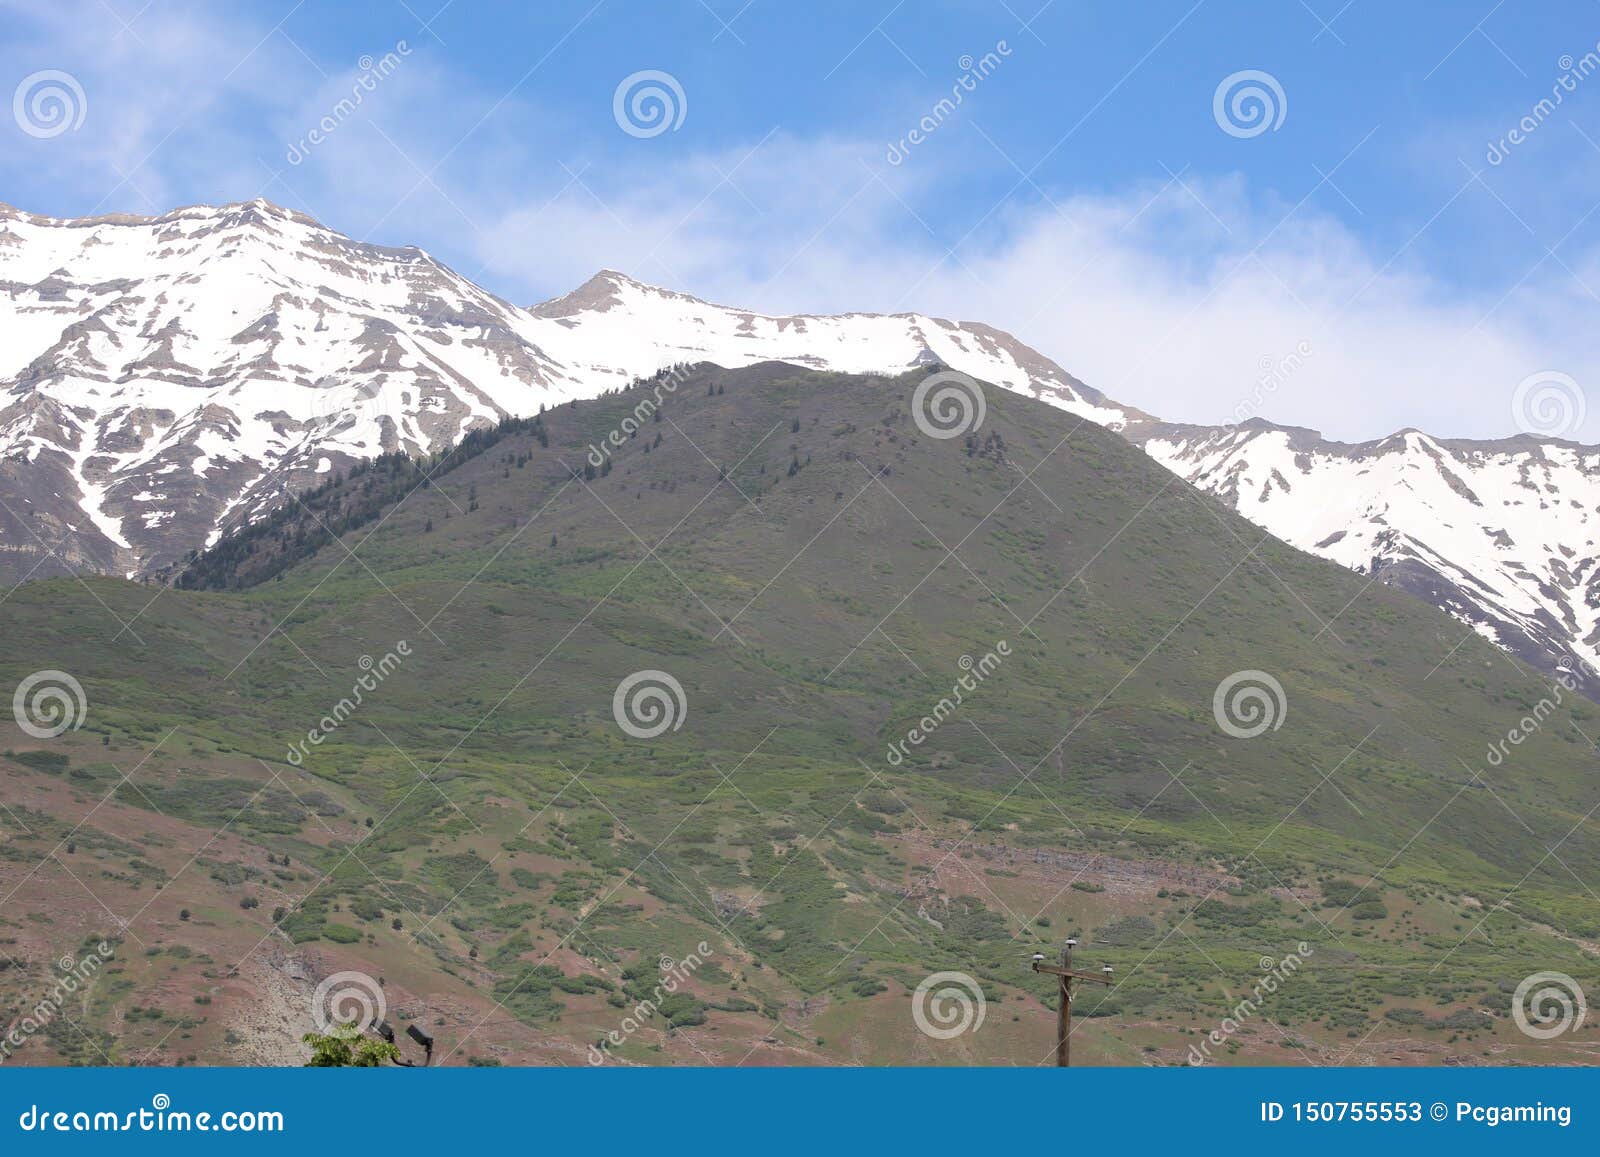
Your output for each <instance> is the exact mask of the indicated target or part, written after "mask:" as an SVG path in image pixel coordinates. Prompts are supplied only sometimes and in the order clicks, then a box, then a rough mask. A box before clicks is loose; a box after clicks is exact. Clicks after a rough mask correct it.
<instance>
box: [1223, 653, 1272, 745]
mask: <svg viewBox="0 0 1600 1157" xmlns="http://www.w3.org/2000/svg"><path fill="white" fill-rule="evenodd" d="M1211 714H1212V716H1213V717H1214V718H1215V719H1216V721H1217V726H1218V727H1220V728H1222V730H1223V732H1224V733H1226V734H1228V735H1231V736H1233V737H1234V738H1235V739H1254V738H1255V737H1256V736H1258V735H1265V734H1266V733H1267V732H1268V731H1276V730H1278V728H1280V727H1282V726H1283V720H1284V717H1285V716H1287V715H1288V714H1289V700H1288V697H1287V696H1285V695H1284V693H1283V684H1282V683H1280V682H1278V681H1277V680H1276V679H1274V678H1273V677H1272V676H1271V675H1269V674H1267V673H1266V672H1265V671H1255V670H1250V671H1235V672H1234V673H1233V674H1232V675H1229V676H1228V677H1227V678H1226V679H1224V680H1223V681H1222V682H1220V683H1218V684H1217V690H1216V693H1215V694H1214V695H1212V696H1211Z"/></svg>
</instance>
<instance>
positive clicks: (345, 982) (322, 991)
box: [311, 972, 389, 1032]
mask: <svg viewBox="0 0 1600 1157" xmlns="http://www.w3.org/2000/svg"><path fill="white" fill-rule="evenodd" d="M388 1011H389V1004H388V1001H386V1000H385V999H384V996H383V985H381V984H379V983H378V982H377V981H376V980H374V979H372V977H370V976H368V975H367V974H366V973H365V972H335V973H334V974H333V975H331V976H328V977H325V978H324V979H323V981H322V983H321V984H319V985H317V988H316V991H315V992H313V993H312V994H311V1020H312V1022H313V1023H314V1024H315V1025H316V1026H317V1031H318V1032H327V1031H329V1030H330V1029H335V1028H339V1027H340V1026H342V1025H354V1026H355V1028H356V1031H358V1032H366V1031H367V1030H368V1029H370V1028H371V1027H372V1026H373V1025H375V1024H377V1023H378V1022H379V1021H381V1020H382V1019H383V1018H384V1014H385V1013H387V1012H388Z"/></svg>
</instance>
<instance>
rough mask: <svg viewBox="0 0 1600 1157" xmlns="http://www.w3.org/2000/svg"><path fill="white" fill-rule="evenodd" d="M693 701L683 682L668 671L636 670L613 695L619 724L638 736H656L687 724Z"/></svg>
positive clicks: (612, 701)
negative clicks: (686, 692)
mask: <svg viewBox="0 0 1600 1157" xmlns="http://www.w3.org/2000/svg"><path fill="white" fill-rule="evenodd" d="M688 714H689V700H688V698H687V697H686V696H685V695H684V693H683V684H682V683H679V682H678V681H677V680H676V679H674V678H673V677H672V676H671V675H669V674H667V672H665V671H656V670H646V671H635V672H634V673H633V674H632V675H629V676H628V677H627V678H626V679H624V680H623V681H622V682H621V683H618V684H617V690H616V693H615V694H614V695H612V696H611V715H612V717H613V718H614V719H616V721H617V726H618V727H620V728H622V730H623V731H624V732H625V733H627V734H628V735H631V736H632V737H633V738H635V739H654V738H655V737H656V736H658V735H664V734H666V732H667V731H669V730H671V731H676V730H678V728H680V727H682V726H683V721H684V719H685V718H687V717H688Z"/></svg>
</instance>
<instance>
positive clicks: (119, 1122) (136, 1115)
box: [17, 1093, 284, 1133]
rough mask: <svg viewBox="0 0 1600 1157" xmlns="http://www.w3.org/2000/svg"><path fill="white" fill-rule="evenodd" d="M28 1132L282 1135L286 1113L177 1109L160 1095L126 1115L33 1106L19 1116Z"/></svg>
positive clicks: (22, 1126)
mask: <svg viewBox="0 0 1600 1157" xmlns="http://www.w3.org/2000/svg"><path fill="white" fill-rule="evenodd" d="M17 1127H18V1128H19V1129H21V1130H22V1131H23V1132H24V1133H282V1132H283V1131H284V1123H283V1114H282V1113H281V1112H279V1111H278V1110H276V1109H264V1110H258V1109H224V1110H223V1111H222V1112H220V1113H212V1112H207V1111H202V1112H198V1113H196V1112H193V1111H191V1110H188V1109H174V1108H173V1107H172V1098H171V1097H169V1096H167V1094H165V1093H157V1094H156V1095H155V1096H153V1097H151V1098H150V1107H149V1108H147V1109H130V1110H129V1111H127V1112H126V1113H117V1112H112V1111H110V1110H107V1109H96V1110H93V1111H85V1110H82V1109H79V1110H77V1111H76V1112H72V1111H68V1110H58V1111H56V1112H51V1111H50V1110H49V1109H40V1108H39V1106H38V1105H29V1106H28V1107H27V1108H26V1109H24V1110H23V1111H22V1113H21V1114H20V1115H19V1116H18V1117H17Z"/></svg>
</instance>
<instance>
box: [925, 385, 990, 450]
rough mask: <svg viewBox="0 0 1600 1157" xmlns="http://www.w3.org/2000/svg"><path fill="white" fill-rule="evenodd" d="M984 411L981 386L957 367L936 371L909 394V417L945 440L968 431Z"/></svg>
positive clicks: (978, 425)
mask: <svg viewBox="0 0 1600 1157" xmlns="http://www.w3.org/2000/svg"><path fill="white" fill-rule="evenodd" d="M985 413H987V409H986V405H985V402H984V398H983V387H982V386H980V385H979V384H978V383H977V381H976V380H975V379H973V378H971V377H969V376H968V375H966V374H964V373H962V372H961V371H960V370H938V371H936V372H934V373H931V374H929V375H928V376H927V377H925V378H923V379H922V381H921V382H919V383H917V388H916V389H915V390H914V391H912V394H911V420H912V421H913V422H915V423H916V424H917V429H919V430H921V431H922V432H923V433H924V434H926V435H927V436H928V437H930V438H937V439H939V440H940V441H944V440H945V439H947V438H959V437H961V435H963V434H970V433H972V432H973V431H974V430H976V429H978V428H979V427H980V426H982V425H983V418H984V415H985Z"/></svg>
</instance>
